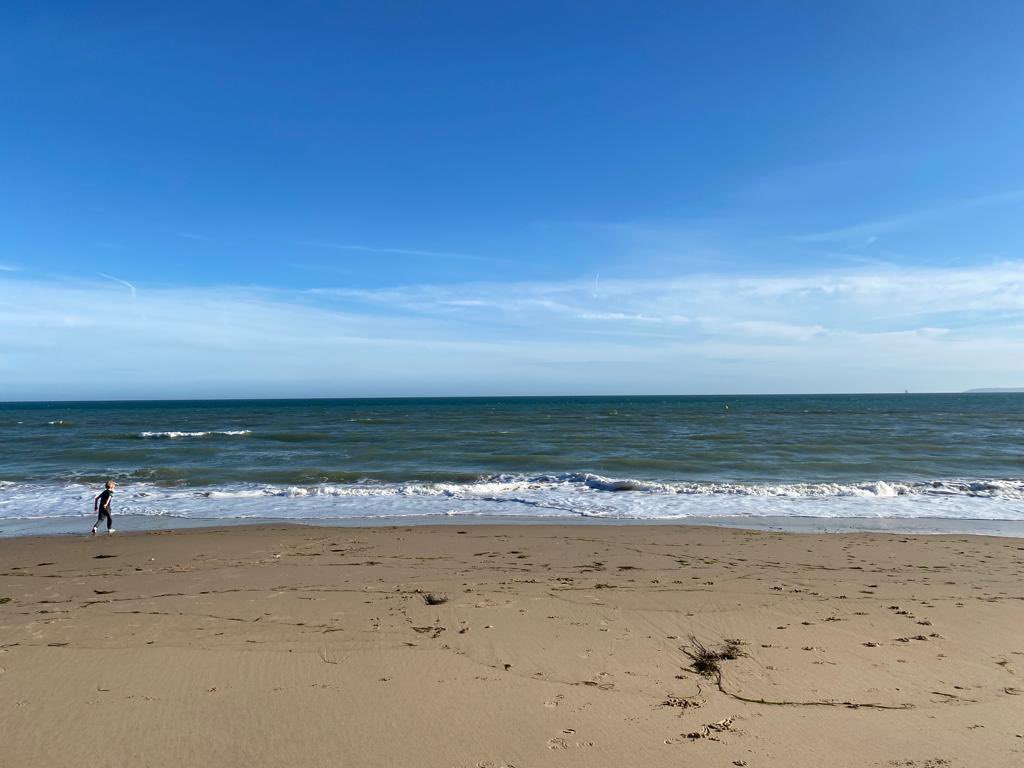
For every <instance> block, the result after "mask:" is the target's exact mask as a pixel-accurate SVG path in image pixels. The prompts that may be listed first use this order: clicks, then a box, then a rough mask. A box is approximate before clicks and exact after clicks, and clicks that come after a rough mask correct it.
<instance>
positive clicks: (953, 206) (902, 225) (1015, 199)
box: [794, 189, 1024, 246]
mask: <svg viewBox="0 0 1024 768" xmlns="http://www.w3.org/2000/svg"><path fill="white" fill-rule="evenodd" d="M1021 202H1024V189H1011V190H1007V191H1004V192H997V193H995V194H989V195H977V196H974V197H965V198H962V199H960V200H952V201H949V202H946V203H944V204H941V205H937V206H933V207H930V208H923V209H921V210H918V211H911V212H908V213H903V214H899V215H895V216H890V217H885V218H881V219H876V220H874V221H867V222H860V223H858V224H853V225H850V226H845V227H838V228H835V229H830V230H825V231H822V232H812V233H809V234H805V235H797V236H796V237H795V238H794V239H795V240H797V241H798V242H802V243H845V244H850V243H852V244H857V245H860V246H867V245H872V244H874V243H875V242H877V241H878V238H879V237H880V236H881V235H884V234H886V233H889V232H895V231H898V230H902V229H907V228H910V227H915V226H919V225H921V224H925V223H927V222H929V221H933V220H934V219H936V218H938V217H940V216H943V215H946V214H950V213H954V212H956V211H966V210H972V209H977V208H986V207H988V206H994V205H1009V204H1017V203H1021Z"/></svg>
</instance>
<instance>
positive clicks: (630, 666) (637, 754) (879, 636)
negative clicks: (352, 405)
mask: <svg viewBox="0 0 1024 768" xmlns="http://www.w3.org/2000/svg"><path fill="white" fill-rule="evenodd" d="M1022 576H1024V541H1022V540H1018V539H999V538H985V537H974V536H899V535H882V534H849V535H840V534H823V535H808V534H777V533H766V532H751V531H739V530H727V529H721V528H718V529H715V528H693V527H685V528H682V527H671V526H622V527H612V526H596V525H595V526H582V525H578V526H550V525H533V526H492V525H481V526H466V527H463V528H456V527H453V526H442V527H417V528H374V529H368V528H367V529H352V528H310V527H304V526H283V525H274V526H253V527H246V528H228V529H200V530H189V531H182V532H175V533H166V532H162V533H145V534H137V535H123V534H117V535H115V536H114V537H110V538H105V537H97V538H95V539H88V538H78V537H43V538H24V539H14V540H7V541H2V542H0V601H4V602H3V604H0V733H2V737H0V738H2V743H0V765H2V766H4V768H7V767H8V766H11V767H17V768H21V767H22V766H74V767H75V768H84V767H87V766H153V767H154V768H155V767H158V766H174V768H191V767H192V766H216V767H222V766H270V765H274V766H278V765H281V766H357V767H359V768H364V767H372V766H403V767H404V766H424V767H426V768H430V767H432V766H438V767H441V768H456V767H462V766H466V767H469V766H474V767H475V766H493V767H494V768H499V767H500V766H508V767H511V766H516V768H532V767H534V766H588V767H593V766H597V767H600V766H615V767H616V768H618V767H620V766H644V767H645V768H646V767H651V766H654V767H659V766H723V767H725V768H728V767H729V766H733V765H748V766H751V768H760V767H762V766H814V767H815V768H818V767H819V766H903V767H910V766H913V767H916V768H925V767H926V766H927V767H928V768H939V767H940V766H949V767H950V768H960V767H972V768H973V767H974V766H979V767H993V768H995V767H998V766H1020V765H1024V583H1022ZM428 593H434V594H436V595H443V596H446V597H447V601H446V602H443V603H441V604H438V605H429V604H428V603H427V600H426V596H427V594H428ZM690 635H694V636H696V638H697V639H698V640H700V641H701V642H703V643H705V644H707V645H709V646H711V647H713V648H717V647H719V646H720V644H721V643H723V642H724V641H725V640H727V639H739V640H742V641H743V645H742V646H741V650H742V653H743V655H742V656H741V657H740V658H737V659H734V660H724V661H722V662H721V663H720V669H721V676H720V679H719V678H717V677H716V676H715V675H714V674H712V675H711V676H710V677H704V676H701V675H699V674H697V673H696V672H694V671H692V670H691V668H690V667H691V659H690V657H689V656H688V655H687V650H690V651H691V652H692V650H693V648H692V647H691V642H690V640H689V636H690Z"/></svg>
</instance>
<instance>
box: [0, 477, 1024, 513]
mask: <svg viewBox="0 0 1024 768" xmlns="http://www.w3.org/2000/svg"><path fill="white" fill-rule="evenodd" d="M0 487H2V488H3V491H4V493H3V495H2V496H0V520H3V519H8V520H11V519H27V518H58V517H68V516H91V515H92V501H93V497H94V495H95V490H96V489H95V488H93V487H91V486H86V485H82V484H77V483H72V484H54V483H23V482H10V481H3V482H2V484H0ZM114 513H115V515H116V514H135V515H153V516H170V517H184V518H204V519H205V518H212V519H228V518H245V519H260V518H264V519H282V518H284V519H288V518H292V519H322V520H323V519H335V518H352V519H356V518H359V519H367V518H369V519H372V518H391V517H410V516H412V517H416V516H424V517H430V516H438V515H442V516H452V515H479V516H508V515H514V516H526V517H543V518H559V517H561V518H572V517H575V518H581V517H592V518H605V519H617V520H633V519H635V520H678V519H685V518H698V519H699V518H702V517H723V516H725V517H811V518H829V519H841V518H875V519H883V518H945V519H962V520H1011V521H1014V520H1018V521H1024V479H970V480H968V479H943V480H933V481H928V482H909V481H904V482H896V481H891V480H875V481H870V482H863V483H778V484H769V483H763V484H756V483H750V484H742V483H726V482H656V481H650V480H636V479H628V478H626V479H621V478H620V479H617V478H609V477H604V476H601V475H596V474H590V473H568V474H561V475H538V476H522V475H498V476H493V477H486V478H481V479H480V480H479V481H477V482H471V483H461V484H460V483H450V482H436V483H429V482H409V483H379V482H370V481H362V482H356V483H323V484H313V485H284V484H282V485H275V484H233V485H223V486H208V487H200V488H190V487H171V488H168V487H163V486H157V485H152V484H143V483H123V484H122V485H121V487H120V488H119V489H118V493H117V496H116V497H115V508H114Z"/></svg>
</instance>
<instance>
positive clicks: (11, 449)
mask: <svg viewBox="0 0 1024 768" xmlns="http://www.w3.org/2000/svg"><path fill="white" fill-rule="evenodd" d="M107 478H113V479H115V480H116V481H118V483H119V486H120V487H119V490H118V493H117V495H116V498H115V514H132V515H138V516H141V517H169V518H195V519H227V518H233V519H236V518H237V519H242V518H244V519H260V518H267V519H281V518H285V519H320V520H333V519H342V518H344V519H355V518H360V519H365V518H370V519H382V520H384V519H395V518H412V517H415V518H417V519H419V518H426V519H429V518H431V517H440V516H446V517H459V516H476V517H493V516H515V517H544V518H545V519H554V518H561V519H579V518H604V519H616V520H629V519H647V520H679V519H686V520H690V519H697V518H711V517H723V516H725V517H730V518H744V517H746V518H750V517H802V518H805V517H806V518H830V519H836V518H865V517H866V518H947V519H970V520H1007V521H1018V520H1019V521H1024V395H1022V394H1014V393H1006V394H1000V393H997V394H956V395H946V394H937V395H828V396H825V395H822V396H742V397H710V396H709V397H559V398H451V399H445V398H432V399H394V400H270V401H175V402H117V403H31V404H16V403H8V404H0V486H2V491H3V493H2V496H0V526H3V524H4V521H8V522H11V521H15V520H17V521H21V522H22V523H24V522H25V521H27V520H29V519H32V520H50V521H53V520H56V519H68V520H77V519H78V518H80V517H82V516H83V515H91V501H92V497H93V495H94V494H95V493H96V491H97V486H98V485H99V484H100V483H101V482H102V481H104V480H106V479H107ZM76 524H77V523H76ZM0 530H2V528H0ZM19 530H21V528H20V527H19Z"/></svg>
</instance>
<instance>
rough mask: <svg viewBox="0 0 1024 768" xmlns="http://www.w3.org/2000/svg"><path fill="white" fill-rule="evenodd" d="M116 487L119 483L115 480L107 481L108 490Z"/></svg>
mask: <svg viewBox="0 0 1024 768" xmlns="http://www.w3.org/2000/svg"><path fill="white" fill-rule="evenodd" d="M115 485H117V483H115V482H114V481H113V480H107V488H113V487H114V486H115Z"/></svg>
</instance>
